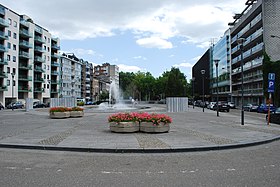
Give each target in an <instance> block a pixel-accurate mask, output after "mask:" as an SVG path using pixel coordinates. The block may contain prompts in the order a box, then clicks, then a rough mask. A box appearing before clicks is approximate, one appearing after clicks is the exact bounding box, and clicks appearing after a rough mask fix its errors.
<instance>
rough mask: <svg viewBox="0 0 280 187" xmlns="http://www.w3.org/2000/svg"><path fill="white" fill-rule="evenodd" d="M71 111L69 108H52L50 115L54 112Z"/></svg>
mask: <svg viewBox="0 0 280 187" xmlns="http://www.w3.org/2000/svg"><path fill="white" fill-rule="evenodd" d="M69 111H71V108H67V107H52V108H50V113H53V112H69Z"/></svg>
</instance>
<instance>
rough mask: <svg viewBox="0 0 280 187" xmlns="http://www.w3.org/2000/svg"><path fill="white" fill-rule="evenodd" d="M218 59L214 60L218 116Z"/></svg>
mask: <svg viewBox="0 0 280 187" xmlns="http://www.w3.org/2000/svg"><path fill="white" fill-rule="evenodd" d="M219 61H220V60H218V59H216V60H214V62H215V66H216V84H217V88H216V89H217V103H216V104H217V117H219V88H218V86H219V85H218V66H219Z"/></svg>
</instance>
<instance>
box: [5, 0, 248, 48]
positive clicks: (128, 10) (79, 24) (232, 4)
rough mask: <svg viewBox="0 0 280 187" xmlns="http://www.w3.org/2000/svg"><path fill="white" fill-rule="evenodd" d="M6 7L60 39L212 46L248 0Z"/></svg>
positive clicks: (53, 0) (23, 1) (8, 0)
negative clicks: (130, 38)
mask: <svg viewBox="0 0 280 187" xmlns="http://www.w3.org/2000/svg"><path fill="white" fill-rule="evenodd" d="M1 4H3V5H4V6H7V7H8V8H11V9H12V10H14V11H15V12H17V13H19V14H26V15H28V16H30V17H31V18H32V19H33V20H34V22H35V23H38V24H39V25H41V26H43V27H44V28H47V29H48V30H49V31H50V32H51V33H52V34H54V35H55V36H58V37H59V38H61V39H68V40H84V39H87V38H96V37H110V36H114V35H116V34H118V33H119V32H120V31H121V32H125V31H129V32H132V33H133V34H134V35H135V38H136V40H137V44H139V45H141V46H143V47H149V48H151V47H155V48H161V49H170V48H172V47H173V45H172V43H171V42H170V39H171V38H174V37H179V38H181V39H182V41H187V42H188V43H193V44H195V45H197V46H199V47H207V45H206V44H205V42H209V39H210V38H215V37H219V36H221V35H222V33H223V32H224V31H225V30H226V29H227V27H228V26H227V23H228V22H231V21H233V18H232V15H233V14H234V13H238V12H241V11H242V10H243V8H244V0H227V1H219V0H196V1H190V0H185V1H183V0H153V1H151V0H142V1H138V0H121V1H116V0H106V1H99V0H83V1H81V2H80V3H77V1H76V0H59V1H57V0H48V1H36V0H20V1H15V0H2V2H1ZM108 5H110V6H108Z"/></svg>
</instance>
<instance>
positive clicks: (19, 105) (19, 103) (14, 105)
mask: <svg viewBox="0 0 280 187" xmlns="http://www.w3.org/2000/svg"><path fill="white" fill-rule="evenodd" d="M23 107H24V105H23V103H22V101H16V102H12V103H10V104H9V105H8V106H7V108H8V109H17V108H23Z"/></svg>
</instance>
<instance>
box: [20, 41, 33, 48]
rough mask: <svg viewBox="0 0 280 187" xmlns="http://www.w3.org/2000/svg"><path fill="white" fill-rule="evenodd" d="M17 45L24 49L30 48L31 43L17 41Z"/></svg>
mask: <svg viewBox="0 0 280 187" xmlns="http://www.w3.org/2000/svg"><path fill="white" fill-rule="evenodd" d="M19 46H20V47H22V48H25V49H28V48H32V47H33V46H32V44H30V43H29V42H27V41H20V42H19Z"/></svg>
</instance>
